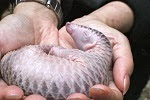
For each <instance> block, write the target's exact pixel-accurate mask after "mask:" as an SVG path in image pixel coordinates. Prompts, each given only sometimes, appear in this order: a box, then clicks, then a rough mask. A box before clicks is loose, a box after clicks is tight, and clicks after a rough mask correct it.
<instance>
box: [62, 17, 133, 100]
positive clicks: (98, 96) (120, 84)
mask: <svg viewBox="0 0 150 100" xmlns="http://www.w3.org/2000/svg"><path fill="white" fill-rule="evenodd" d="M73 22H74V23H76V24H79V25H84V26H87V27H91V28H93V29H96V30H99V31H100V32H102V33H103V34H104V35H105V36H106V37H107V38H108V39H109V41H110V43H111V45H112V48H113V64H114V66H113V77H114V81H111V82H110V84H109V86H105V85H102V84H98V85H95V86H93V87H91V89H90V96H91V98H93V99H94V100H122V99H123V95H124V94H125V93H126V92H127V90H128V88H129V85H130V75H131V74H132V71H133V58H132V53H131V49H130V45H129V42H128V39H127V38H126V36H124V35H123V34H122V33H121V32H119V31H118V30H116V29H113V28H111V27H109V26H107V25H105V24H103V23H102V22H100V21H98V20H96V19H94V18H92V17H90V16H84V17H82V18H79V19H76V20H74V21H73ZM59 45H61V46H63V47H65V48H76V45H75V43H74V41H73V40H72V38H71V37H70V35H69V34H68V33H67V32H66V29H65V26H64V27H63V28H61V29H60V30H59ZM74 98H76V99H81V100H86V99H89V98H87V97H86V96H85V95H83V94H79V93H77V94H72V95H70V96H69V97H68V99H74Z"/></svg>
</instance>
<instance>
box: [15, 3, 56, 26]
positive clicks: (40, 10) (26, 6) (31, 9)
mask: <svg viewBox="0 0 150 100" xmlns="http://www.w3.org/2000/svg"><path fill="white" fill-rule="evenodd" d="M13 13H14V14H22V15H24V16H26V17H28V18H30V19H31V20H33V24H34V22H36V21H38V22H39V23H40V22H42V21H46V20H49V21H51V22H52V23H53V24H54V25H55V26H56V27H57V25H58V20H57V17H56V15H55V13H54V11H53V10H51V9H48V8H47V7H45V6H44V5H42V4H40V3H37V2H22V3H19V4H18V5H17V6H16V7H15V9H14V11H13Z"/></svg>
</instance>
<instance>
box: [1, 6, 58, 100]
mask: <svg viewBox="0 0 150 100" xmlns="http://www.w3.org/2000/svg"><path fill="white" fill-rule="evenodd" d="M32 7H33V8H32ZM26 8H28V9H26ZM37 10H38V12H37ZM57 35H58V30H57V19H56V16H55V14H54V13H53V12H52V11H50V10H49V9H47V8H46V7H44V6H43V5H40V4H38V3H21V4H19V5H18V6H17V7H16V8H15V10H14V14H11V15H9V16H7V17H5V18H4V19H2V20H1V22H0V54H1V55H0V56H3V55H5V54H6V53H7V52H9V51H12V50H15V49H18V48H20V47H22V46H25V45H31V44H55V45H57V44H58V36H57ZM51 37H53V38H51ZM20 99H25V100H44V98H43V97H41V96H39V95H35V94H34V95H30V96H28V97H25V96H24V93H23V91H22V90H21V89H20V88H18V87H16V86H8V85H7V84H6V83H5V82H4V81H3V80H2V79H1V78H0V100H20Z"/></svg>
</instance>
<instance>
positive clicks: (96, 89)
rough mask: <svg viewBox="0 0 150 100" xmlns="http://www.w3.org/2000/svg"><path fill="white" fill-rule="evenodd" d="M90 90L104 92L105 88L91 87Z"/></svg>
mask: <svg viewBox="0 0 150 100" xmlns="http://www.w3.org/2000/svg"><path fill="white" fill-rule="evenodd" d="M90 91H97V92H99V93H103V92H104V90H103V89H100V88H91V89H90Z"/></svg>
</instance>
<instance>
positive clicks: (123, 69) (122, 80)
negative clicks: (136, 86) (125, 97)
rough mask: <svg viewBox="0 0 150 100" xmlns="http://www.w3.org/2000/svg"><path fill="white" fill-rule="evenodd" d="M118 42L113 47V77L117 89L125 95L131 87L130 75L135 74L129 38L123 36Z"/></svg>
mask: <svg viewBox="0 0 150 100" xmlns="http://www.w3.org/2000/svg"><path fill="white" fill-rule="evenodd" d="M120 35H121V34H120ZM116 40H117V42H116V44H114V47H113V55H114V68H113V76H114V80H115V83H116V85H117V87H118V88H119V89H120V90H121V91H122V92H123V94H125V93H126V92H127V90H128V88H129V85H130V75H131V74H132V72H133V57H132V53H131V49H130V45H129V42H128V40H127V38H126V37H125V36H124V35H121V36H119V37H118V38H117V39H116Z"/></svg>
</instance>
